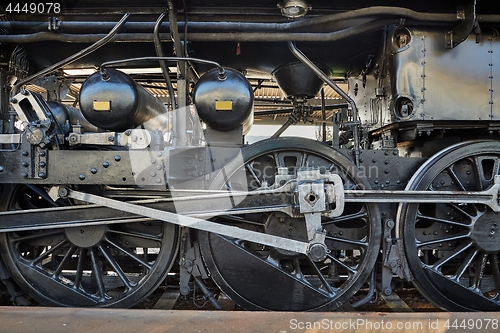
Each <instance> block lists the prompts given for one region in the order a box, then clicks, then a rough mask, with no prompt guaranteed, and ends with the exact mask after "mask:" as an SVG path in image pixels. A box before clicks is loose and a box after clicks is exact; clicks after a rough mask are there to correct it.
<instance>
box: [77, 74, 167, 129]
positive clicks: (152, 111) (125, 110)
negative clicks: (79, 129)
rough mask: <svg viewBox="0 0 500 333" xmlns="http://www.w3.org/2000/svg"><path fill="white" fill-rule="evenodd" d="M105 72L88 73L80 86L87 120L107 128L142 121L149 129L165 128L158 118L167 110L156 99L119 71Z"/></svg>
mask: <svg viewBox="0 0 500 333" xmlns="http://www.w3.org/2000/svg"><path fill="white" fill-rule="evenodd" d="M107 74H108V76H107V77H106V78H103V76H102V75H101V74H100V73H99V72H96V73H94V74H92V75H91V76H89V77H88V78H87V80H85V82H84V83H83V84H82V88H81V89H80V109H81V110H82V113H83V115H84V116H85V118H86V119H87V120H88V121H89V122H91V123H92V124H94V125H95V126H97V127H99V128H103V129H107V130H111V131H124V130H126V129H129V128H134V127H137V126H140V125H142V124H145V123H147V126H145V127H146V128H148V129H151V130H156V129H160V130H163V131H165V130H166V129H167V127H168V124H163V120H162V119H166V117H165V114H167V112H168V111H167V109H166V107H165V105H164V104H163V103H162V102H161V101H160V100H159V99H157V98H156V97H154V96H153V95H151V94H150V93H148V92H147V91H146V90H145V89H144V88H143V87H141V86H140V85H138V84H137V83H136V82H135V81H134V80H132V78H131V77H130V76H128V75H127V74H125V73H123V72H120V71H118V70H115V69H107ZM155 119H160V121H155ZM163 125H165V126H163ZM163 127H165V128H163Z"/></svg>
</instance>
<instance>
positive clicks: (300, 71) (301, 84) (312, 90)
mask: <svg viewBox="0 0 500 333" xmlns="http://www.w3.org/2000/svg"><path fill="white" fill-rule="evenodd" d="M316 65H317V66H318V67H319V68H320V69H321V70H322V71H323V72H324V73H326V74H327V75H329V74H330V70H329V69H328V67H326V66H324V65H321V64H316ZM273 75H274V77H275V78H276V82H277V83H278V86H279V87H280V88H281V90H282V91H283V93H284V94H285V95H286V97H287V98H288V99H292V100H293V99H308V98H313V97H314V96H316V95H317V94H318V92H319V91H320V89H321V87H323V81H322V80H321V79H320V78H319V77H318V76H317V75H316V74H315V73H314V72H313V71H312V70H311V69H310V68H309V67H307V65H306V64H304V63H302V62H292V63H289V64H286V65H283V66H281V67H279V68H278V69H276V70H275V71H274V72H273Z"/></svg>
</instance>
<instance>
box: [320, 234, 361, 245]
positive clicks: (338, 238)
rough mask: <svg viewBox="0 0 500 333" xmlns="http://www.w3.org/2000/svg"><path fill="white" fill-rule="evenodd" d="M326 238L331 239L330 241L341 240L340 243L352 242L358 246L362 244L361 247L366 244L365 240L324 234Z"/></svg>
mask: <svg viewBox="0 0 500 333" xmlns="http://www.w3.org/2000/svg"><path fill="white" fill-rule="evenodd" d="M326 239H328V240H331V241H336V242H341V243H348V244H354V245H358V246H362V247H367V246H368V243H367V242H362V241H359V240H354V239H347V238H340V237H335V236H329V235H326Z"/></svg>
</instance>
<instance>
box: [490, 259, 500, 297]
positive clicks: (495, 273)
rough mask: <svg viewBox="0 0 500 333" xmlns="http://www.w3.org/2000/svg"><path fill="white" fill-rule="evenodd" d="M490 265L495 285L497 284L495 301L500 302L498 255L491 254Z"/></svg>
mask: <svg viewBox="0 0 500 333" xmlns="http://www.w3.org/2000/svg"><path fill="white" fill-rule="evenodd" d="M490 264H491V271H492V273H493V283H494V284H495V289H496V291H497V294H496V295H495V301H499V300H500V267H499V263H498V253H491V254H490Z"/></svg>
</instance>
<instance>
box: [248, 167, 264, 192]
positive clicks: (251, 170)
mask: <svg viewBox="0 0 500 333" xmlns="http://www.w3.org/2000/svg"><path fill="white" fill-rule="evenodd" d="M246 168H247V170H248V172H250V175H252V178H253V179H255V181H256V182H257V185H259V187H262V182H261V181H260V179H259V177H257V175H256V174H255V170H254V168H253V167H252V166H251V165H250V164H247V165H246Z"/></svg>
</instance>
